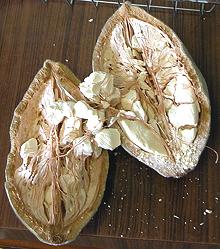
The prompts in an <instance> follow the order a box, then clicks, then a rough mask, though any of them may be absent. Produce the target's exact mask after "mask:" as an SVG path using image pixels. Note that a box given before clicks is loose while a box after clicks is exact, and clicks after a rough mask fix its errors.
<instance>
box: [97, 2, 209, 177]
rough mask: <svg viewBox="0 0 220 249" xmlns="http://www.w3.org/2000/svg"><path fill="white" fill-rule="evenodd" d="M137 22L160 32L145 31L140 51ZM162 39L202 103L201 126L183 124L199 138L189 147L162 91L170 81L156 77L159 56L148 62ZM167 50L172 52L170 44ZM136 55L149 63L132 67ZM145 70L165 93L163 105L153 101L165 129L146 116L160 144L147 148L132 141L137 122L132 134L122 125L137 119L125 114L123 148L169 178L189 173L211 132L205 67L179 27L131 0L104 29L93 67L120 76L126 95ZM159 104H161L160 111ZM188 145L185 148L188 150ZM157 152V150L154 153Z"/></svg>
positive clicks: (118, 84) (157, 90)
mask: <svg viewBox="0 0 220 249" xmlns="http://www.w3.org/2000/svg"><path fill="white" fill-rule="evenodd" d="M135 23H136V24H137V23H139V24H138V25H140V26H139V27H141V25H143V27H148V29H149V30H150V29H151V30H155V32H151V33H149V36H147V35H146V36H145V37H143V36H144V34H148V33H147V32H146V33H144V32H143V30H142V33H141V32H140V33H139V34H140V36H141V35H142V37H143V38H140V37H139V39H142V41H140V40H139V41H140V42H139V45H140V44H145V46H144V45H143V46H142V45H141V46H140V47H141V48H140V47H138V48H137V49H136V48H135V46H134V45H132V39H133V37H132V36H133V35H134V34H137V29H136V28H137V27H136V26H135V25H134V24H135ZM132 25H133V26H132ZM138 25H137V26H138ZM135 29H136V30H135ZM149 32H150V31H149ZM157 34H158V35H159V36H160V37H161V38H160V39H158V40H156V39H155V37H156V35H157ZM154 35H155V36H154ZM161 39H162V40H163V39H167V41H169V42H168V43H169V46H170V49H173V50H172V51H175V53H174V54H175V55H174V58H178V61H177V63H178V66H177V67H178V70H179V67H180V65H181V66H182V70H184V77H186V79H187V80H189V82H190V84H191V85H190V87H191V88H193V95H194V96H196V103H197V105H198V108H197V113H196V115H197V116H198V122H197V123H196V124H195V125H196V127H194V126H192V127H191V125H186V126H184V127H183V128H182V127H181V128H180V129H191V128H192V129H194V130H196V136H195V138H194V139H193V141H191V142H190V143H186V142H184V145H183V140H181V139H180V138H179V137H178V139H177V140H175V136H176V135H175V134H177V130H178V129H179V127H178V129H177V128H176V127H174V126H173V124H172V125H171V123H170V122H169V117H168V114H167V113H168V112H166V110H165V102H164V99H165V97H164V95H162V94H164V93H161V91H163V90H164V87H165V86H167V83H168V81H164V82H162V78H161V79H160V80H161V82H159V79H158V78H157V77H156V76H157V75H156V73H158V72H164V71H160V68H159V67H158V68H156V66H154V63H156V62H155V61H156V60H153V59H152V61H151V62H152V65H153V66H152V65H149V64H148V61H150V57H148V55H149V54H150V55H151V56H152V58H154V56H155V53H153V52H151V51H157V47H159V46H160V43H159V42H160V40H161ZM145 40H146V41H148V43H147V42H145ZM152 42H155V44H154V47H153V48H151V50H147V46H148V45H149V44H153V43H152ZM164 44H165V43H164ZM136 46H137V45H136ZM128 47H129V51H128ZM158 49H159V48H158ZM166 49H168V50H169V48H168V45H167V47H166ZM149 51H150V52H149ZM160 51H161V54H162V53H163V52H164V51H163V50H160ZM131 53H133V54H132V56H134V54H135V56H136V57H135V59H139V60H142V59H143V58H145V60H143V61H144V63H145V64H144V65H141V64H140V63H139V64H138V65H135V66H134V65H132V66H131V63H130V59H131V57H130V56H131V55H130V54H131ZM168 54H169V53H167V55H166V54H165V55H166V56H169V55H168ZM175 56H176V57H175ZM132 58H134V57H132ZM158 58H162V57H158ZM169 58H171V57H169ZM132 63H133V62H132ZM158 63H159V60H158ZM158 65H159V64H158ZM140 66H141V67H140ZM143 68H145V69H146V70H147V74H148V76H149V78H148V80H149V82H151V83H152V82H153V85H152V89H153V90H154V94H155V96H156V95H157V96H159V97H158V99H159V100H158V102H159V104H158V105H157V104H152V103H151V104H150V106H151V107H152V109H153V110H154V114H155V115H156V116H157V122H158V120H159V122H160V129H159V131H158V130H155V129H154V127H152V125H150V124H149V123H148V121H146V120H142V121H138V122H142V124H143V122H144V123H145V124H144V125H145V126H146V129H148V131H149V132H150V133H151V134H152V136H151V137H150V138H149V140H150V141H148V142H152V140H157V144H154V147H155V148H154V150H153V152H152V151H148V150H144V149H143V148H141V146H139V144H138V143H135V142H134V141H133V139H131V137H132V133H133V131H134V129H135V126H136V125H134V129H133V131H132V129H130V134H128V133H126V132H125V129H123V128H122V126H121V123H120V122H121V120H126V119H127V120H129V119H131V120H132V118H129V117H127V118H126V117H121V118H120V119H119V120H118V122H116V123H115V126H116V127H118V129H119V130H120V132H121V136H122V146H123V147H124V149H125V150H126V151H128V152H129V153H130V154H131V155H132V156H134V157H136V158H137V159H138V160H139V161H141V162H143V163H144V164H146V165H148V166H149V167H151V168H153V169H154V170H156V171H157V172H158V173H160V174H161V175H163V176H165V177H180V176H183V175H185V174H186V173H187V172H189V171H191V170H192V169H194V168H195V166H196V165H197V163H198V160H199V157H200V155H201V153H202V151H203V149H204V147H205V144H206V142H207V139H208V135H209V129H210V115H211V110H210V104H209V97H208V90H207V86H206V82H205V80H204V78H203V76H202V75H201V73H200V71H199V69H198V68H197V66H196V65H195V63H194V62H193V60H192V58H191V57H190V55H189V53H188V52H187V50H186V48H185V47H184V45H183V44H182V42H181V41H180V39H179V38H178V37H177V35H176V34H175V33H174V32H173V30H172V29H170V28H169V27H168V26H166V25H165V24H164V23H163V22H161V21H159V20H158V19H156V18H154V17H153V16H151V15H150V14H148V13H147V12H145V11H144V10H142V9H140V8H138V7H133V6H131V4H130V3H128V2H126V3H125V4H123V5H122V7H120V8H119V9H118V10H117V11H116V12H115V13H114V14H113V16H112V17H110V18H109V20H108V21H107V22H106V24H105V26H104V27H103V29H102V31H101V34H100V36H99V38H98V40H97V43H96V46H95V48H94V53H93V71H104V72H109V73H111V74H113V75H115V85H116V87H119V88H120V89H121V94H122V95H123V94H126V93H128V91H129V90H130V89H136V87H137V85H138V81H137V79H138V73H140V71H141V70H143ZM173 68H174V66H172V67H171V69H170V71H169V69H168V68H163V70H167V71H166V74H167V75H170V74H171V70H174V69H173ZM153 70H158V71H156V73H155V71H153ZM137 72H138V73H137ZM158 75H159V74H158ZM170 79H171V78H170ZM155 82H156V83H155ZM158 82H159V83H160V84H161V85H160V84H159V83H158ZM162 84H165V85H162ZM158 86H159V87H158ZM160 86H161V87H160ZM138 94H139V100H140V101H141V103H142V104H143V102H145V105H146V106H148V103H149V101H148V102H146V99H144V98H145V97H144V96H143V94H142V93H140V91H139V92H138ZM175 97H176V96H175ZM156 98H157V97H155V99H156ZM146 103H147V104H146ZM158 106H160V110H159V107H158ZM194 107H195V106H194V104H193V108H194ZM120 109H122V110H123V107H122V106H120V105H118V110H120ZM116 112H117V110H114V113H116ZM183 115H184V112H183ZM186 115H187V113H186ZM182 122H183V121H182ZM135 124H137V123H135ZM158 127H159V123H157V128H158ZM178 132H179V130H178ZM142 134H143V133H142ZM178 134H179V133H178ZM129 136H130V139H129ZM178 136H179V135H178ZM159 137H160V138H159ZM159 145H163V146H164V148H165V150H166V153H165V155H164V154H163V153H160V152H159V153H158V151H157V148H156V147H157V146H159ZM184 146H185V149H183V147H184ZM150 149H151V148H150ZM158 150H159V149H158ZM155 151H156V153H154V152H155Z"/></svg>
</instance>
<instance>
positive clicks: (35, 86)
mask: <svg viewBox="0 0 220 249" xmlns="http://www.w3.org/2000/svg"><path fill="white" fill-rule="evenodd" d="M78 83H79V80H78V79H77V78H76V77H75V76H74V75H73V74H72V73H71V71H70V70H69V69H68V68H67V67H65V66H64V65H62V64H60V63H55V62H53V61H50V60H47V61H45V63H44V66H43V68H41V69H40V71H39V72H38V73H37V75H36V76H35V78H34V80H33V82H32V83H31V85H30V87H29V89H28V90H27V92H26V93H25V95H24V97H23V99H22V101H21V102H20V103H19V105H18V106H17V108H16V109H15V112H14V116H13V120H12V124H11V127H10V139H11V150H10V153H9V155H8V160H7V166H6V171H5V174H6V182H5V189H6V192H7V195H8V198H9V201H10V204H11V206H12V208H13V210H14V212H15V213H16V215H17V216H18V218H19V219H20V220H21V222H22V223H23V224H24V225H25V226H26V227H27V228H28V229H29V230H30V231H31V232H32V233H33V234H34V235H35V236H36V237H37V238H38V239H39V240H41V241H42V242H44V243H47V244H51V245H62V244H66V243H68V242H70V241H72V240H74V239H75V238H76V236H77V235H78V234H79V232H80V231H81V229H82V228H83V227H84V226H85V225H86V223H87V222H88V221H89V220H90V218H91V217H92V216H93V215H94V213H95V212H96V210H97V209H98V207H99V205H100V202H101V199H102V196H103V192H104V189H105V182H106V176H107V172H108V154H107V152H106V151H104V150H103V151H102V153H101V155H100V156H99V157H97V158H96V157H95V156H93V155H92V156H88V157H83V156H82V157H79V158H75V157H74V155H73V154H71V151H69V150H68V149H67V151H65V150H63V151H65V152H68V151H69V152H68V153H69V154H68V153H66V156H65V155H64V156H62V157H59V156H58V154H56V153H58V152H56V151H57V150H59V143H58V144H56V146H57V147H56V148H55V149H53V148H52V149H51V148H49V149H48V146H49V145H48V144H49V142H50V141H51V140H53V141H52V142H51V143H52V145H54V144H55V142H56V141H55V136H53V137H52V139H51V140H50V134H49V133H48V134H47V136H48V139H47V140H45V141H44V146H45V147H43V150H42V151H41V153H42V155H43V156H39V157H38V159H37V160H38V161H34V162H33V165H32V166H33V168H34V167H35V171H34V172H35V173H34V174H38V178H37V180H36V181H35V183H34V181H32V182H31V181H29V179H30V177H29V179H28V180H25V178H22V177H21V176H20V175H19V173H18V172H19V170H18V168H19V167H20V166H21V164H22V159H21V156H20V154H19V152H20V148H21V145H22V144H23V143H24V142H25V141H27V140H28V139H30V138H31V137H35V138H37V137H38V135H39V134H38V133H39V129H38V123H39V117H42V112H41V110H40V109H39V103H40V101H41V98H42V95H43V93H44V91H45V89H46V87H48V85H49V84H53V86H55V85H56V86H57V84H59V85H60V86H62V87H63V88H64V89H65V90H66V91H68V93H69V94H70V95H71V96H72V97H73V98H74V99H75V100H81V99H83V98H84V97H83V96H82V95H81V93H80V91H79V89H78ZM63 88H62V89H63ZM57 94H59V93H57ZM63 94H64V92H63ZM64 98H66V99H67V100H68V96H64ZM42 120H43V119H41V121H42ZM49 128H51V127H49ZM56 128H57V127H56ZM51 129H52V128H51ZM57 129H58V128H57ZM55 130H56V129H55ZM51 136H52V135H51ZM38 141H39V140H38ZM54 141H55V142H54ZM50 149H51V151H50ZM47 150H49V152H51V154H50V153H49V154H46V151H47ZM59 153H61V150H60V151H59ZM48 155H49V156H48ZM45 156H48V160H46V162H45V163H44V166H43V167H41V171H40V170H39V167H40V165H41V164H40V163H41V160H44V159H45ZM67 157H68V160H67ZM71 159H72V160H73V161H71V162H70V163H68V164H67V163H66V162H67V161H69V160H71ZM65 163H66V164H65ZM29 165H30V164H29ZM41 166H42V165H41ZM65 172H68V174H67V173H65ZM32 173H33V172H32ZM65 174H66V175H65ZM64 175H65V176H66V177H67V176H68V177H69V179H71V180H72V181H73V179H75V180H74V181H75V182H74V183H72V182H71V180H70V181H68V180H66V182H65V179H64ZM62 177H63V178H62ZM18 178H19V179H18ZM61 178H62V179H63V183H62V184H64V185H65V184H66V185H65V186H66V187H65V188H66V189H65V188H63V187H62V186H64V185H62V184H61ZM68 184H69V185H68ZM71 184H72V185H71ZM48 186H49V187H51V189H52V190H50V191H51V192H48V193H49V195H50V196H49V200H50V198H51V199H52V200H50V201H51V203H50V206H45V200H46V199H45V198H46V197H45V193H46V190H47V189H48V188H49V187H48ZM49 208H51V209H50V210H49ZM71 208H72V210H71ZM51 210H52V211H51Z"/></svg>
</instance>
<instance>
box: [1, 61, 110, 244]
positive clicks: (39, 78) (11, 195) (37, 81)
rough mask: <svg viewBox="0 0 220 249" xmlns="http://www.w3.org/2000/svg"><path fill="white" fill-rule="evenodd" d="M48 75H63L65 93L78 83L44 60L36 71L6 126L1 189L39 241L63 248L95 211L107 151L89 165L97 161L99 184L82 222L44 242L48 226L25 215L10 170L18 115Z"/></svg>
mask: <svg viewBox="0 0 220 249" xmlns="http://www.w3.org/2000/svg"><path fill="white" fill-rule="evenodd" d="M52 72H53V73H56V74H59V76H61V77H62V76H64V77H66V78H68V79H69V80H71V81H72V82H73V83H74V85H73V84H69V82H66V84H65V86H64V87H65V88H67V89H68V90H71V89H72V90H73V92H74V89H73V88H74V86H77V85H78V84H79V80H78V79H77V78H76V77H75V75H74V74H73V73H72V72H71V71H70V70H69V69H68V68H67V67H66V66H64V65H63V64H61V63H56V62H53V61H51V60H46V61H45V63H44V66H43V68H42V69H40V71H39V72H38V73H37V75H36V76H35V78H34V80H33V82H32V83H31V85H30V87H29V89H28V90H27V92H26V93H25V95H24V97H23V99H22V101H21V102H20V103H19V105H18V106H17V108H16V109H15V112H14V116H13V120H12V123H11V127H10V140H11V149H10V152H9V155H8V158H7V165H6V169H5V178H6V182H5V190H6V193H7V196H8V199H9V202H10V204H11V206H12V208H13V210H14V212H15V213H16V215H17V217H18V218H19V219H20V221H21V222H22V223H23V224H24V225H25V226H26V227H27V228H28V229H29V230H30V231H31V232H32V233H33V234H34V235H35V236H36V237H37V238H38V239H39V240H40V241H42V242H44V243H46V244H49V245H64V244H67V243H69V242H71V241H73V240H74V239H75V238H76V237H77V235H78V234H79V233H80V231H81V230H82V228H83V227H84V226H85V225H86V224H87V223H88V221H89V220H90V219H91V217H92V216H93V215H94V213H95V212H96V210H97V209H98V207H99V205H100V203H101V200H102V197H103V193H104V189H105V183H106V177H107V173H108V166H109V160H108V153H107V151H104V150H103V152H102V155H101V156H100V157H99V158H98V159H95V160H94V161H93V162H92V164H91V167H92V166H93V165H95V164H96V163H97V162H98V160H99V164H101V165H102V171H101V175H100V185H99V191H98V195H97V197H96V199H95V201H94V202H93V204H92V207H90V209H88V210H86V212H84V213H83V214H82V215H83V219H81V217H78V219H77V220H76V221H75V222H74V224H73V226H72V227H71V229H70V230H71V231H70V233H69V235H68V236H67V237H65V236H63V235H62V232H64V233H65V231H61V233H60V234H57V236H54V237H51V238H50V239H48V238H49V236H48V234H50V229H51V228H50V226H43V225H42V224H39V222H38V221H37V220H36V219H35V218H33V217H32V216H31V214H30V213H28V212H27V210H26V209H25V206H24V205H23V202H22V200H21V198H20V196H19V194H18V193H17V191H16V189H15V186H14V185H13V183H12V182H13V176H14V168H15V157H16V155H17V154H19V148H18V147H17V145H16V143H17V140H18V137H17V133H18V130H19V127H20V125H21V115H22V114H23V112H24V111H25V109H26V108H27V106H28V104H29V101H31V100H32V98H33V97H34V96H35V93H36V92H38V91H39V90H40V88H41V87H42V84H44V83H45V82H46V81H47V80H48V78H49V77H50V75H51V73H52ZM42 82H44V83H42ZM80 97H82V96H80ZM19 139H20V138H19ZM23 142H24V141H21V143H23ZM82 215H81V216H82Z"/></svg>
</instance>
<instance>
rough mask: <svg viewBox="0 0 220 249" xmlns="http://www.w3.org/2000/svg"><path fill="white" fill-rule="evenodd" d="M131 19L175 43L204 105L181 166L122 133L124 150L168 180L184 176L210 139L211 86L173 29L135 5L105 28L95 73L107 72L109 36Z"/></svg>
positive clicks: (120, 11) (116, 15) (180, 157)
mask: <svg viewBox="0 0 220 249" xmlns="http://www.w3.org/2000/svg"><path fill="white" fill-rule="evenodd" d="M129 17H132V18H137V19H139V20H142V21H144V22H147V23H150V24H152V25H153V26H156V27H158V28H159V29H160V30H162V31H163V32H165V33H166V34H167V35H168V37H169V38H170V40H171V41H172V42H173V44H175V48H176V51H177V52H178V54H179V55H180V57H181V60H182V61H184V66H185V68H186V71H187V72H188V74H189V76H190V78H191V80H192V82H193V84H194V87H195V89H196V91H197V98H198V99H199V101H200V105H201V113H200V115H201V116H200V123H199V124H198V135H197V137H196V139H195V141H194V142H193V144H192V147H189V148H188V150H187V151H185V153H184V155H182V154H181V155H178V158H177V159H178V160H177V163H173V162H172V161H170V160H168V159H166V158H164V157H160V156H159V157H158V156H153V155H152V154H149V153H147V152H144V151H142V150H140V148H138V147H137V146H135V145H134V144H133V143H132V142H131V141H130V140H129V139H128V138H127V137H126V136H125V134H124V133H123V132H122V131H121V137H122V147H123V148H124V149H125V150H126V151H128V153H130V154H131V155H132V156H134V157H136V158H137V159H138V160H140V161H141V162H143V163H145V164H146V165H148V166H150V167H151V168H153V169H155V170H156V171H157V172H158V173H159V174H161V175H163V176H165V177H180V176H183V175H185V174H186V173H187V172H189V171H191V170H193V169H194V168H195V166H196V165H197V163H198V160H199V157H200V155H201V153H202V151H203V149H204V148H205V145H206V142H207V139H208V136H209V130H210V113H211V108H210V103H209V96H208V89H207V85H206V82H205V80H204V78H203V76H202V74H201V72H200V71H199V69H198V68H197V66H196V65H195V63H194V62H193V60H192V58H191V56H190V55H189V53H188V51H187V49H186V48H185V46H184V45H183V43H182V42H181V41H180V39H179V38H178V37H177V35H176V34H175V33H174V32H173V30H172V29H170V28H169V27H168V26H166V25H165V24H164V23H163V22H161V21H159V20H158V19H156V18H154V17H153V16H151V15H150V14H148V13H147V12H145V11H144V10H142V9H140V8H137V7H133V6H131V4H130V3H128V2H126V3H125V4H123V5H122V7H120V8H119V9H118V10H117V11H116V12H115V13H114V14H113V16H112V17H110V18H109V19H108V21H107V22H106V24H105V26H104V28H103V29H102V32H101V34H100V36H99V38H98V40H97V43H96V46H95V48H94V52H93V70H94V71H105V69H104V66H103V63H102V56H103V54H104V51H103V47H104V45H105V43H106V41H107V40H109V39H110V38H109V37H111V33H112V31H113V29H114V27H115V26H116V25H117V24H118V23H120V22H122V21H123V20H124V19H125V18H129ZM189 155H190V156H189Z"/></svg>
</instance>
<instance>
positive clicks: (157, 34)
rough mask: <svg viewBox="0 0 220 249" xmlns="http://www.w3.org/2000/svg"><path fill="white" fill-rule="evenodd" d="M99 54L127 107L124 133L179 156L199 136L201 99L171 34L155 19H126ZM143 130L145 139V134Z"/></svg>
mask: <svg viewBox="0 0 220 249" xmlns="http://www.w3.org/2000/svg"><path fill="white" fill-rule="evenodd" d="M97 54H98V55H97V57H98V60H100V65H101V66H99V68H101V70H103V71H106V72H109V73H111V74H113V75H114V76H115V86H116V87H117V88H119V89H120V92H121V107H120V108H119V109H122V110H124V111H126V112H124V115H123V116H124V118H122V117H121V118H120V119H119V120H118V124H119V125H120V127H121V129H122V130H123V131H124V134H126V136H127V137H128V138H129V139H130V140H131V141H132V142H133V143H134V144H136V145H137V146H138V147H139V148H141V149H143V150H144V151H146V152H150V153H156V154H161V155H167V156H169V157H171V158H172V159H173V160H174V161H175V154H176V153H177V152H180V151H183V152H184V151H186V150H187V148H188V146H189V145H190V144H192V143H193V141H194V140H195V138H196V136H197V128H198V125H199V118H200V103H199V101H198V97H197V95H196V92H195V87H194V85H193V82H192V80H191V79H190V77H189V74H188V73H187V70H186V68H185V66H184V62H183V61H182V59H181V57H180V56H179V55H178V52H177V50H176V47H175V46H174V44H173V43H172V41H171V40H170V38H169V37H168V35H166V34H165V33H164V32H163V31H162V30H161V29H160V28H159V27H156V26H153V25H151V24H150V23H146V22H144V21H142V20H138V19H136V18H132V17H129V18H124V21H123V22H118V23H117V24H116V25H115V27H114V28H113V30H112V33H111V34H110V35H109V36H108V39H106V42H105V43H104V46H103V49H102V51H101V53H100V54H99V53H97ZM126 115H127V118H126ZM132 115H133V117H132V118H130V119H132V120H129V116H130V117H131V116H132ZM146 130H147V134H146ZM144 133H145V137H146V139H144V137H142V138H141V139H140V137H141V134H144Z"/></svg>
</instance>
